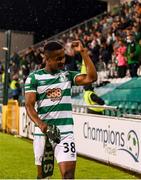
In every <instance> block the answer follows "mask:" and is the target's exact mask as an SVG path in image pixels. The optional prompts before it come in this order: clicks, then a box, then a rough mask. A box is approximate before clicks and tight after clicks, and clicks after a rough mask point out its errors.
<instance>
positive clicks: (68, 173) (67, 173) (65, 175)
mask: <svg viewBox="0 0 141 180" xmlns="http://www.w3.org/2000/svg"><path fill="white" fill-rule="evenodd" d="M62 176H63V177H62V178H63V179H74V171H73V170H68V171H65V172H64V173H63V175H62Z"/></svg>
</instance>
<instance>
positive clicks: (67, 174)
mask: <svg viewBox="0 0 141 180" xmlns="http://www.w3.org/2000/svg"><path fill="white" fill-rule="evenodd" d="M58 165H59V169H60V172H61V175H62V177H63V178H65V179H66V178H67V179H74V174H75V167H76V161H65V162H60V163H59V164H58Z"/></svg>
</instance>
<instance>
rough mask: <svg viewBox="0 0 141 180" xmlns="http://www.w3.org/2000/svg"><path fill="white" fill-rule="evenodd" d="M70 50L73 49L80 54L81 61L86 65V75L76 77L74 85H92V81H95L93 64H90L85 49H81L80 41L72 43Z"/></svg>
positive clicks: (95, 73)
mask: <svg viewBox="0 0 141 180" xmlns="http://www.w3.org/2000/svg"><path fill="white" fill-rule="evenodd" d="M72 48H73V49H74V51H76V52H80V54H81V56H82V59H83V60H84V63H85V65H86V73H87V74H81V75H78V76H77V77H76V78H75V82H76V84H77V85H87V84H91V83H93V82H94V81H96V80H97V72H96V69H95V66H94V63H93V62H92V60H91V58H90V56H89V55H88V53H87V49H86V48H84V47H83V45H82V43H81V42H80V41H73V42H72Z"/></svg>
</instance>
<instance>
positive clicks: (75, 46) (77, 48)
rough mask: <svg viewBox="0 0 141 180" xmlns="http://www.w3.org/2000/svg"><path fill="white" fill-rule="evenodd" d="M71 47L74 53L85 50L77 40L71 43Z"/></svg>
mask: <svg viewBox="0 0 141 180" xmlns="http://www.w3.org/2000/svg"><path fill="white" fill-rule="evenodd" d="M71 47H72V49H73V50H74V51H75V52H81V51H83V50H84V49H85V48H84V47H83V45H82V43H81V41H79V40H76V41H72V45H71Z"/></svg>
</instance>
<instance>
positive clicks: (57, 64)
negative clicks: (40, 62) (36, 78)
mask: <svg viewBox="0 0 141 180" xmlns="http://www.w3.org/2000/svg"><path fill="white" fill-rule="evenodd" d="M64 65H65V52H64V49H60V50H56V51H53V52H52V53H51V56H50V57H49V58H48V66H49V68H50V70H52V71H55V70H60V69H64Z"/></svg>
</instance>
